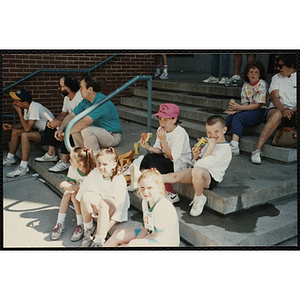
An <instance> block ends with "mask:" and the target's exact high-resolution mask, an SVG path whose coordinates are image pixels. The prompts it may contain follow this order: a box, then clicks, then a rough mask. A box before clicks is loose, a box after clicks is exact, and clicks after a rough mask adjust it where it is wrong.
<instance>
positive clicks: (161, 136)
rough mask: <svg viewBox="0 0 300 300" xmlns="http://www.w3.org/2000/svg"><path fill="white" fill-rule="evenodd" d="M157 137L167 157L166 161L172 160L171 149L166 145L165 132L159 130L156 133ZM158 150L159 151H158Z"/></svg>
mask: <svg viewBox="0 0 300 300" xmlns="http://www.w3.org/2000/svg"><path fill="white" fill-rule="evenodd" d="M156 135H157V137H158V138H159V139H160V141H161V143H162V146H163V149H164V153H165V155H166V156H167V158H168V159H170V160H173V156H172V151H171V148H170V147H169V145H168V143H167V135H166V131H165V130H164V129H162V128H159V129H158V130H157V132H156ZM159 150H160V149H159Z"/></svg>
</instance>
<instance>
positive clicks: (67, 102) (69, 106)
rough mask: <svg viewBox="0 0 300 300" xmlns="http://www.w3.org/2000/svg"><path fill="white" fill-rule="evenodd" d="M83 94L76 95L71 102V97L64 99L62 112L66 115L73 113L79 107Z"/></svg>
mask: <svg viewBox="0 0 300 300" xmlns="http://www.w3.org/2000/svg"><path fill="white" fill-rule="evenodd" d="M82 99H83V98H82V96H81V92H80V91H78V92H77V93H76V95H75V97H74V98H73V99H72V100H71V99H70V98H69V96H65V98H64V104H63V107H62V111H63V112H66V113H68V114H69V113H70V112H72V111H73V109H74V108H75V107H76V106H77V105H78V103H79V102H80V101H81V100H82Z"/></svg>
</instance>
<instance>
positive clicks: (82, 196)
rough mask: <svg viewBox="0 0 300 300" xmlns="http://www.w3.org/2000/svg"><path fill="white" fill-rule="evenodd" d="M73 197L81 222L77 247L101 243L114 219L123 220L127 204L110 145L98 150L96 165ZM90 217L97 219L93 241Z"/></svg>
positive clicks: (114, 155) (124, 190)
mask: <svg viewBox="0 0 300 300" xmlns="http://www.w3.org/2000/svg"><path fill="white" fill-rule="evenodd" d="M77 199H78V200H80V205H81V210H82V216H83V223H84V237H83V240H82V244H81V247H90V246H91V247H101V246H103V244H104V241H105V238H106V235H107V232H108V231H109V230H110V229H111V228H112V227H113V226H114V225H115V224H116V223H117V222H124V221H127V219H128V208H129V206H130V201H129V195H128V192H127V183H126V180H125V178H124V176H123V174H122V172H121V166H120V162H119V159H118V154H117V152H116V151H115V149H114V148H112V147H109V148H107V149H103V150H101V151H100V152H99V153H98V155H97V168H96V169H95V170H93V171H92V172H91V173H90V174H89V176H88V178H87V180H86V181H85V182H84V185H83V186H82V189H80V192H79V193H78V194H77ZM93 217H94V218H98V222H97V231H96V236H95V239H94V240H93V234H94V231H95V229H96V228H95V226H94V222H93Z"/></svg>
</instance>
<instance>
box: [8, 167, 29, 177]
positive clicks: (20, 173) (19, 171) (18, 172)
mask: <svg viewBox="0 0 300 300" xmlns="http://www.w3.org/2000/svg"><path fill="white" fill-rule="evenodd" d="M28 172H29V168H28V167H26V168H22V167H21V166H17V167H16V168H15V169H14V170H13V171H11V172H9V173H7V174H6V177H10V178H13V177H17V176H23V175H26V173H28Z"/></svg>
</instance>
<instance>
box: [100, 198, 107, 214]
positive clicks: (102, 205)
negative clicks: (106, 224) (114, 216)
mask: <svg viewBox="0 0 300 300" xmlns="http://www.w3.org/2000/svg"><path fill="white" fill-rule="evenodd" d="M108 212H109V205H108V204H107V203H106V202H105V201H100V203H99V213H101V214H103V213H107V214H108Z"/></svg>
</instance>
